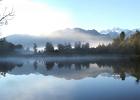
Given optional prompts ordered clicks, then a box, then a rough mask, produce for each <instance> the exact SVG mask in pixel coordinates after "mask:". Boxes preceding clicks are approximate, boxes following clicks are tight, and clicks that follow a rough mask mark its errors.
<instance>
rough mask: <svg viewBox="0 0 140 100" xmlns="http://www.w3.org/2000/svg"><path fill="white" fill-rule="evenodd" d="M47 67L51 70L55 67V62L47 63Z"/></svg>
mask: <svg viewBox="0 0 140 100" xmlns="http://www.w3.org/2000/svg"><path fill="white" fill-rule="evenodd" d="M45 66H46V69H47V70H51V69H52V68H53V66H54V62H46V63H45Z"/></svg>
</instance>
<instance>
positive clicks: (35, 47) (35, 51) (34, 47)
mask: <svg viewBox="0 0 140 100" xmlns="http://www.w3.org/2000/svg"><path fill="white" fill-rule="evenodd" d="M33 50H34V53H35V54H36V53H37V44H36V43H34V46H33Z"/></svg>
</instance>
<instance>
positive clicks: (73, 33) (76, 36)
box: [7, 28, 112, 47]
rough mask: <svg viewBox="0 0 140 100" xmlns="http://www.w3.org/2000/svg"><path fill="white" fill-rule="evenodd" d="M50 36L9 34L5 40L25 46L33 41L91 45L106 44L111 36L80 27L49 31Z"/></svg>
mask: <svg viewBox="0 0 140 100" xmlns="http://www.w3.org/2000/svg"><path fill="white" fill-rule="evenodd" d="M51 34H52V35H51V36H31V35H21V34H16V35H10V36H7V40H8V41H9V42H12V43H14V44H22V45H24V46H25V47H32V46H33V43H36V44H37V45H38V46H40V47H42V46H44V45H45V43H46V42H52V43H53V44H58V43H66V42H70V43H74V42H77V41H81V42H90V43H92V46H97V45H98V44H99V43H100V44H102V43H104V44H108V43H110V42H111V41H112V38H111V37H110V36H109V35H108V34H101V33H99V32H98V31H96V30H94V29H93V30H85V29H82V28H73V29H69V28H67V29H64V30H58V31H55V32H52V33H51Z"/></svg>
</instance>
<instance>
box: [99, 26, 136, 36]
mask: <svg viewBox="0 0 140 100" xmlns="http://www.w3.org/2000/svg"><path fill="white" fill-rule="evenodd" d="M136 30H137V29H134V30H128V29H121V28H113V29H108V30H103V31H101V32H100V33H101V34H108V35H109V36H110V37H111V38H115V37H117V36H119V34H120V33H121V32H122V31H123V32H125V34H126V37H129V36H131V34H133V33H134V32H135V31H136Z"/></svg>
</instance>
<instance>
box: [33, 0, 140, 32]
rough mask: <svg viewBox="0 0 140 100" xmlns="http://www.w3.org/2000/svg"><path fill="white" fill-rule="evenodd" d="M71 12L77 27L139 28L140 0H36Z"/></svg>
mask: <svg viewBox="0 0 140 100" xmlns="http://www.w3.org/2000/svg"><path fill="white" fill-rule="evenodd" d="M35 1H38V2H41V3H46V4H48V5H49V6H51V7H54V8H56V9H59V10H64V11H66V12H68V13H70V14H71V15H72V17H73V19H74V22H75V23H76V27H82V28H86V29H92V28H97V29H98V30H102V29H108V28H109V29H111V28H114V27H120V28H129V29H134V28H139V26H140V23H139V21H140V13H139V11H140V6H139V4H140V0H35Z"/></svg>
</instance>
